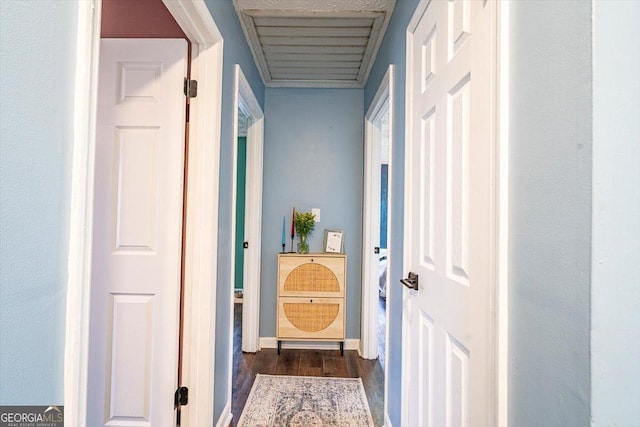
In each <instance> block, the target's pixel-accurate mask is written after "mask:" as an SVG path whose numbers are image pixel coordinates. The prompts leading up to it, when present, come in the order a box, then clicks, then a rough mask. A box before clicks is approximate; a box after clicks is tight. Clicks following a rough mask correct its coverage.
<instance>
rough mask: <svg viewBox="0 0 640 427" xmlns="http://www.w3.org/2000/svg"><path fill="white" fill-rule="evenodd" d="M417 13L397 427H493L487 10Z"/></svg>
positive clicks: (491, 60) (456, 4)
mask: <svg viewBox="0 0 640 427" xmlns="http://www.w3.org/2000/svg"><path fill="white" fill-rule="evenodd" d="M425 3H426V2H423V3H421V6H422V7H419V8H418V10H417V12H416V13H421V15H419V16H416V17H415V18H414V19H416V20H418V21H417V26H416V27H415V30H414V29H412V28H411V27H410V28H409V30H410V36H409V39H410V43H409V46H408V51H407V54H408V55H410V57H409V61H408V64H409V68H408V74H407V83H408V111H407V114H408V116H407V125H408V138H407V145H406V149H407V153H406V168H407V171H406V182H405V185H406V196H405V203H406V206H405V209H406V213H405V214H406V222H405V232H404V234H405V235H404V238H405V257H406V259H405V274H406V275H408V273H409V271H411V272H413V273H416V274H418V276H419V278H418V284H419V287H418V290H412V289H409V288H408V287H403V289H404V294H403V318H404V323H403V325H404V330H403V334H404V337H403V343H404V346H405V347H404V352H405V353H404V354H405V363H406V365H405V374H406V375H405V380H406V383H405V386H406V389H405V393H406V395H405V400H404V401H405V402H406V408H405V412H404V416H405V419H404V420H403V425H407V426H423V427H429V426H437V427H442V426H446V427H462V426H475V427H493V426H494V425H495V421H494V409H493V407H494V405H495V399H494V389H493V387H492V381H493V380H492V378H493V371H494V367H493V362H492V360H493V358H492V348H493V347H492V340H493V334H492V328H493V325H492V322H491V319H492V317H491V301H492V298H491V290H492V285H491V281H492V268H491V265H492V264H491V262H492V256H493V255H492V251H493V245H492V242H493V240H492V233H493V232H494V231H493V229H492V215H493V212H492V206H493V188H492V183H493V170H492V168H493V167H494V166H493V163H492V159H493V146H494V142H493V129H494V126H493V124H492V123H491V121H492V120H493V113H492V109H493V108H494V102H493V99H494V97H493V91H494V90H495V89H494V81H493V80H492V75H493V73H494V69H493V67H494V64H495V57H494V55H495V53H494V50H495V49H494V46H495V43H494V42H493V40H495V36H494V34H493V31H494V30H493V28H494V22H495V3H494V2H492V1H488V2H487V1H479V0H455V1H453V0H446V1H443V0H433V1H430V2H429V3H428V5H426V8H425ZM422 12H424V13H422ZM413 22H416V21H413Z"/></svg>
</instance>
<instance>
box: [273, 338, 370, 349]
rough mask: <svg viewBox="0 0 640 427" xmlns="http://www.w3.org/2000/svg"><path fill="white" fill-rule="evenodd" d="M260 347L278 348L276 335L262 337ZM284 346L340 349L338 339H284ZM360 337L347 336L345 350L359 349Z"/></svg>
mask: <svg viewBox="0 0 640 427" xmlns="http://www.w3.org/2000/svg"><path fill="white" fill-rule="evenodd" d="M260 348H278V340H277V339H276V337H260ZM282 348H296V349H302V350H339V349H340V344H338V342H337V341H282ZM359 348H360V339H359V338H347V339H346V340H345V342H344V349H345V350H358V349H359Z"/></svg>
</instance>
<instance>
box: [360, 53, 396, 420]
mask: <svg viewBox="0 0 640 427" xmlns="http://www.w3.org/2000/svg"><path fill="white" fill-rule="evenodd" d="M394 75H395V65H389V68H388V69H387V72H386V73H385V75H384V77H383V78H382V81H381V82H380V86H379V87H378V90H377V91H376V94H375V96H374V98H373V101H372V102H371V105H370V106H369V110H368V111H367V114H366V115H365V142H364V144H365V145H364V153H365V154H364V165H365V166H364V167H365V173H364V209H363V211H364V218H363V232H362V236H363V240H362V321H361V325H362V327H361V339H360V348H359V353H360V356H361V357H363V358H364V359H376V358H377V357H378V316H379V314H378V311H379V310H378V304H379V301H378V292H377V287H376V288H373V287H372V286H371V285H372V284H373V283H374V282H375V279H376V277H375V276H373V277H372V272H373V271H374V270H375V271H378V269H377V268H375V266H378V265H379V263H380V260H379V257H377V256H376V254H374V253H373V248H374V247H375V246H376V245H378V246H379V245H380V242H379V238H378V239H377V240H378V241H376V239H375V236H376V233H379V230H380V194H379V192H380V170H379V165H380V149H381V147H380V142H381V132H380V129H379V128H378V126H376V124H375V123H376V122H377V121H378V120H379V119H380V118H381V116H382V114H387V116H388V129H389V135H388V140H389V172H388V177H389V184H388V188H389V190H391V185H392V183H391V181H392V171H393V160H392V157H393V155H392V152H393V120H394V111H393V97H394V84H395V77H394ZM376 167H378V168H377V170H376ZM388 194H389V201H388V202H387V204H388V206H392V203H393V202H392V199H393V192H392V191H389V193H388ZM391 215H392V213H391V209H389V210H388V213H387V224H391V219H390V218H391ZM376 228H377V230H376ZM387 247H388V248H389V249H388V254H389V255H387V257H389V256H390V254H391V253H392V252H391V249H390V247H391V241H390V240H387ZM390 267H391V263H390V262H389V258H387V269H388V270H387V281H388V278H389V277H390V274H389V269H390ZM387 283H388V282H387ZM390 293H391V294H392V293H393V290H391V286H388V285H387V300H388V299H389V295H390ZM385 313H386V321H385V337H386V339H385V362H384V364H385V366H384V413H385V416H386V414H387V412H388V408H387V402H388V387H387V385H388V372H389V365H388V364H389V358H388V357H386V354H388V353H389V310H388V309H387V310H386V312H385Z"/></svg>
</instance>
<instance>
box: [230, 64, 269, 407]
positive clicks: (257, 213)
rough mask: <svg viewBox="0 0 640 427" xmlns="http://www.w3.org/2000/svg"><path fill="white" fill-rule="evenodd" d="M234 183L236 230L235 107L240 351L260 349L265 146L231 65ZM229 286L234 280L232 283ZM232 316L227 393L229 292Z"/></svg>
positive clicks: (251, 101) (248, 95) (260, 118)
mask: <svg viewBox="0 0 640 427" xmlns="http://www.w3.org/2000/svg"><path fill="white" fill-rule="evenodd" d="M232 108H233V140H232V141H230V143H231V144H233V177H234V179H233V186H232V189H231V206H232V207H231V230H235V229H236V210H237V209H236V203H237V191H238V188H237V180H236V175H237V174H238V109H240V110H242V112H243V113H244V114H245V115H246V116H247V117H248V121H249V123H248V127H247V167H246V171H247V172H246V174H247V175H246V194H245V212H250V215H245V222H244V237H245V241H246V242H249V247H248V248H247V249H245V257H244V284H243V296H242V351H244V352H248V353H255V352H256V351H258V350H260V256H261V253H262V166H263V162H262V157H263V147H264V114H263V112H262V108H260V103H259V102H258V100H257V98H256V96H255V94H254V93H253V90H252V89H251V85H249V82H248V81H247V78H246V77H245V75H244V73H243V72H242V68H240V65H239V64H236V65H235V66H234V68H233V107H232ZM232 236H233V237H232V238H231V240H232V241H231V271H235V262H236V254H235V248H236V243H237V242H236V236H235V232H234V233H233V234H232ZM231 285H232V286H233V285H234V283H232V284H231ZM230 303H231V319H230V322H229V328H230V330H229V337H230V342H229V356H230V357H229V396H231V384H232V381H231V375H232V372H233V369H232V368H233V325H234V322H233V313H234V310H233V304H234V294H233V292H231V302H230Z"/></svg>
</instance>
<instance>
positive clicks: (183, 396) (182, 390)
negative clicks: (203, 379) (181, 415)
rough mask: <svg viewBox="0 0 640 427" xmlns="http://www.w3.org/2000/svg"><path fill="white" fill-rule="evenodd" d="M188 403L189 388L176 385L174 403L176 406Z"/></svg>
mask: <svg viewBox="0 0 640 427" xmlns="http://www.w3.org/2000/svg"><path fill="white" fill-rule="evenodd" d="M187 403H189V388H188V387H184V386H183V387H178V389H177V390H176V395H175V405H176V406H184V405H186V404H187Z"/></svg>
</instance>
